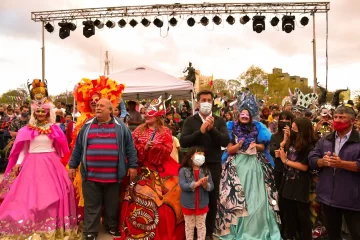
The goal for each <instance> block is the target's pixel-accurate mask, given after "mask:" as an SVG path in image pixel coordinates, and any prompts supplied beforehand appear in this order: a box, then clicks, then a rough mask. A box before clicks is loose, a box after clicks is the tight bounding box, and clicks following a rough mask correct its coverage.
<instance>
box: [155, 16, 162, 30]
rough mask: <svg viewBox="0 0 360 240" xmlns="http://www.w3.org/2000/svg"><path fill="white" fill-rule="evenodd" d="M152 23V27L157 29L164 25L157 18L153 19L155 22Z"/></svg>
mask: <svg viewBox="0 0 360 240" xmlns="http://www.w3.org/2000/svg"><path fill="white" fill-rule="evenodd" d="M153 23H154V25H155V26H157V27H158V28H161V27H162V26H163V25H164V23H163V21H161V20H160V19H158V18H155V20H154V22H153Z"/></svg>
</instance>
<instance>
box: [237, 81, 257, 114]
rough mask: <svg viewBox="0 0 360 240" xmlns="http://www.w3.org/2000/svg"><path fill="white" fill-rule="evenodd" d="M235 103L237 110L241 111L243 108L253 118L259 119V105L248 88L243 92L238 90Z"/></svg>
mask: <svg viewBox="0 0 360 240" xmlns="http://www.w3.org/2000/svg"><path fill="white" fill-rule="evenodd" d="M236 105H237V107H238V110H239V112H241V111H242V110H243V109H247V110H248V111H249V112H250V114H251V116H252V118H253V120H259V107H258V104H257V101H256V97H255V96H254V94H252V93H251V92H250V90H249V89H248V88H246V91H245V92H239V95H238V97H237V102H236Z"/></svg>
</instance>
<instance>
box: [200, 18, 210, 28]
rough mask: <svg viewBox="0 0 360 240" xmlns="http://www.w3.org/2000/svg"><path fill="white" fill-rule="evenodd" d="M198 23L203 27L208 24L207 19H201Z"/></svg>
mask: <svg viewBox="0 0 360 240" xmlns="http://www.w3.org/2000/svg"><path fill="white" fill-rule="evenodd" d="M200 23H201V24H202V25H203V26H207V25H208V24H209V19H208V18H207V17H205V16H204V17H202V18H201V19H200Z"/></svg>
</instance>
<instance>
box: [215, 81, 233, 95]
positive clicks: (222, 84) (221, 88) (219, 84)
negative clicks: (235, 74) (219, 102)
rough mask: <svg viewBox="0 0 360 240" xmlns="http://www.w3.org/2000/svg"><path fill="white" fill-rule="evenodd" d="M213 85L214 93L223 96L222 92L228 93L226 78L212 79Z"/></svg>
mask: <svg viewBox="0 0 360 240" xmlns="http://www.w3.org/2000/svg"><path fill="white" fill-rule="evenodd" d="M213 87H214V92H215V94H217V95H221V96H223V95H224V94H225V95H229V90H228V88H227V84H226V80H224V79H216V80H214V81H213Z"/></svg>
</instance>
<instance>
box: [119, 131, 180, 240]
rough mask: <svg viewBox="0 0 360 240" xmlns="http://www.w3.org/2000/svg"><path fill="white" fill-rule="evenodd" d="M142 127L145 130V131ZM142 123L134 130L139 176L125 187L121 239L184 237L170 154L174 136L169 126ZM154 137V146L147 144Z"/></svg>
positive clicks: (171, 239) (175, 171) (174, 165)
mask: <svg viewBox="0 0 360 240" xmlns="http://www.w3.org/2000/svg"><path fill="white" fill-rule="evenodd" d="M142 130H143V131H142ZM154 131H155V130H154V129H149V128H146V127H145V128H143V126H139V127H138V128H137V129H136V130H135V131H134V133H133V138H134V144H135V147H136V150H137V152H138V165H139V167H138V176H137V178H136V180H134V181H133V183H131V184H130V186H129V188H128V190H127V191H126V194H125V198H124V202H123V206H122V212H121V219H120V224H121V226H120V230H121V233H122V239H139V240H140V239H155V240H177V239H179V240H183V239H185V230H184V219H183V214H182V211H181V204H180V193H181V190H180V186H179V183H178V171H179V167H180V165H179V164H178V163H177V162H176V161H175V160H174V159H173V158H171V157H170V154H171V151H172V137H171V132H170V130H169V129H168V128H165V127H162V128H160V129H159V130H156V132H155V133H154ZM150 139H152V143H153V145H152V147H151V148H149V149H148V150H145V145H146V144H147V143H148V141H149V140H150Z"/></svg>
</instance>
